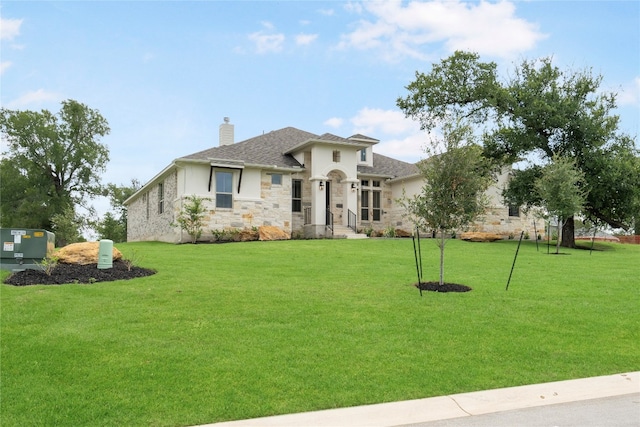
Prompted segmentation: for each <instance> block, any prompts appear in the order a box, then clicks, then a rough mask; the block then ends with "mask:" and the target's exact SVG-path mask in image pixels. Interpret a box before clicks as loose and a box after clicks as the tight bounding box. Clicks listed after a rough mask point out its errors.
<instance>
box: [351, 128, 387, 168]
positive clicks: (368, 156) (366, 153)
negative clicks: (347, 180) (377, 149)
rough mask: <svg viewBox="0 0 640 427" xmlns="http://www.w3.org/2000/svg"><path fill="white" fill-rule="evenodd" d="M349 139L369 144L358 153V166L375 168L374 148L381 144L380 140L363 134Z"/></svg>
mask: <svg viewBox="0 0 640 427" xmlns="http://www.w3.org/2000/svg"><path fill="white" fill-rule="evenodd" d="M347 139H348V140H350V141H353V142H358V143H365V144H367V146H366V147H365V148H363V149H361V150H359V151H358V160H357V161H358V166H369V167H373V146H374V145H375V144H377V143H378V142H380V140H378V139H375V138H370V137H368V136H365V135H361V134H355V135H353V136H350V137H349V138H347Z"/></svg>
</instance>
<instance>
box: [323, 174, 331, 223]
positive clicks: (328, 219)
mask: <svg viewBox="0 0 640 427" xmlns="http://www.w3.org/2000/svg"><path fill="white" fill-rule="evenodd" d="M324 191H326V193H325V194H324V198H325V206H326V208H327V209H326V213H325V224H326V225H330V226H333V220H332V218H331V181H327V182H326V184H325V186H324Z"/></svg>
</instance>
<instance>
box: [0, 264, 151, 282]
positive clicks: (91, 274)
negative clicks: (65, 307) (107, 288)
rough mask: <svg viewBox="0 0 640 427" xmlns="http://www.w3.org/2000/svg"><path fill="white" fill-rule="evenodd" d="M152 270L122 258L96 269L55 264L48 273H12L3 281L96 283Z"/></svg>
mask: <svg viewBox="0 0 640 427" xmlns="http://www.w3.org/2000/svg"><path fill="white" fill-rule="evenodd" d="M155 273H156V272H155V271H154V270H149V269H146V268H141V267H136V266H131V267H130V266H129V265H128V264H127V263H126V262H124V261H122V260H118V261H114V262H113V268H106V269H98V264H87V265H79V264H62V263H60V264H57V265H56V266H55V267H54V268H53V270H52V271H51V274H50V275H47V274H46V273H45V272H44V271H40V270H24V271H17V272H15V273H12V274H11V275H10V276H9V277H8V278H7V280H5V281H4V283H6V284H8V285H14V286H27V285H63V284H65V283H97V282H110V281H113V280H128V279H134V278H136V277H145V276H150V275H152V274H155Z"/></svg>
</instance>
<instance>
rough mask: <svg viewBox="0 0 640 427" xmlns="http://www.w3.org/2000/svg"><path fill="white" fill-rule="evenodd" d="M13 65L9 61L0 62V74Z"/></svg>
mask: <svg viewBox="0 0 640 427" xmlns="http://www.w3.org/2000/svg"><path fill="white" fill-rule="evenodd" d="M12 65H13V64H12V63H11V62H10V61H3V62H0V74H3V73H4V72H5V70H7V69H8V68H9V67H11V66H12Z"/></svg>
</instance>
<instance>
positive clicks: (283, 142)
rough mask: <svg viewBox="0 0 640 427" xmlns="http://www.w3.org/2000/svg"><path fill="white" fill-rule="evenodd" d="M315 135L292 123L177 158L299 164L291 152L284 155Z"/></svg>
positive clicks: (286, 165)
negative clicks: (233, 142) (295, 126)
mask: <svg viewBox="0 0 640 427" xmlns="http://www.w3.org/2000/svg"><path fill="white" fill-rule="evenodd" d="M317 137H318V136H317V135H315V134H313V133H310V132H305V131H303V130H300V129H296V128H293V127H286V128H284V129H280V130H276V131H271V132H269V133H265V134H262V135H260V136H256V137H253V138H249V139H247V140H244V141H242V142H237V143H235V144H231V145H223V146H220V147H213V148H209V149H208V150H203V151H199V152H197V153H193V154H189V155H187V156H184V157H181V158H179V159H178V160H208V159H225V160H236V161H244V162H245V163H251V164H259V165H274V166H279V167H291V166H301V165H300V163H298V161H297V160H296V159H294V158H293V156H290V155H284V154H283V153H284V152H286V151H287V150H288V149H289V148H291V147H294V146H296V145H297V144H300V143H301V142H304V141H307V140H309V139H312V138H317Z"/></svg>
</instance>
